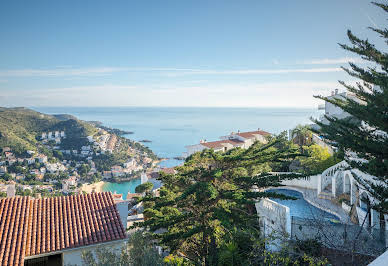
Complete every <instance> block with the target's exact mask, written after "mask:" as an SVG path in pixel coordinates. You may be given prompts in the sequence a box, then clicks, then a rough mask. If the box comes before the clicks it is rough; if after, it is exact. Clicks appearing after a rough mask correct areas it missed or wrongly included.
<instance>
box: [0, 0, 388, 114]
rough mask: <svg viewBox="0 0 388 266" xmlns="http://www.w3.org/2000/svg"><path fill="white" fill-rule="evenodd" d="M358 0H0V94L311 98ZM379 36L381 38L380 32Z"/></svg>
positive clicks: (23, 100) (329, 84) (242, 101)
mask: <svg viewBox="0 0 388 266" xmlns="http://www.w3.org/2000/svg"><path fill="white" fill-rule="evenodd" d="M385 23H386V20H385V17H384V12H383V11H380V10H379V9H378V8H377V7H375V6H373V5H371V4H370V3H369V1H364V0H341V1H338V0H326V1H311V0H310V1H309V0H296V1H281V0H274V1H259V0H255V1H244V0H241V1H227V0H223V1H217V0H215V1H199V0H196V1H182V0H180V1H169V0H166V1H119V0H115V1H98V0H94V1H86V0H83V1H38V0H35V1H17V0H16V1H4V0H3V1H1V2H0V105H1V106H236V107H237V106H246V107H270V106H271V107H274V106H294V107H314V106H316V105H317V103H318V102H317V100H315V99H314V98H313V97H312V96H313V95H315V94H328V93H329V92H330V91H331V90H334V89H335V88H340V89H341V87H340V86H339V85H338V83H337V80H339V79H340V80H345V81H349V82H354V81H353V80H351V79H350V78H349V77H348V76H347V75H346V74H345V73H344V72H343V71H342V70H340V68H339V67H340V66H344V65H346V62H348V61H349V60H352V61H355V62H358V63H360V64H363V62H359V61H360V60H359V59H358V58H357V57H355V56H354V55H352V54H350V53H348V52H345V51H343V50H342V49H341V48H339V46H338V44H337V43H346V42H347V39H346V30H347V29H351V30H352V31H353V32H354V33H356V34H357V35H358V36H360V37H368V38H369V39H370V40H372V41H379V40H378V38H377V37H376V35H375V34H373V33H371V32H370V31H369V30H367V29H366V28H367V27H368V26H373V25H380V26H384V25H386V24H385ZM378 44H379V43H378Z"/></svg>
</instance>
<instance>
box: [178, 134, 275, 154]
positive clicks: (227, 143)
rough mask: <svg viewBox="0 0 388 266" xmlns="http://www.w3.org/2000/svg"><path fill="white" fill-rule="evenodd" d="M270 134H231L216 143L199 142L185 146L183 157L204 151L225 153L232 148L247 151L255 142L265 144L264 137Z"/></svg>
mask: <svg viewBox="0 0 388 266" xmlns="http://www.w3.org/2000/svg"><path fill="white" fill-rule="evenodd" d="M269 135H270V133H268V132H265V131H262V130H257V131H250V132H240V131H238V132H237V133H234V132H232V133H231V134H229V135H227V136H222V137H220V139H221V140H218V141H210V142H207V141H206V140H201V141H200V143H199V144H195V145H189V146H186V149H187V152H185V153H184V154H183V157H188V156H190V155H192V154H194V153H196V152H200V151H203V150H205V149H213V150H214V151H217V152H218V151H221V152H226V151H228V150H230V149H233V148H237V147H239V148H242V149H247V148H249V147H250V146H251V145H252V144H253V143H255V142H256V141H259V142H261V143H266V142H267V140H266V137H267V136H269Z"/></svg>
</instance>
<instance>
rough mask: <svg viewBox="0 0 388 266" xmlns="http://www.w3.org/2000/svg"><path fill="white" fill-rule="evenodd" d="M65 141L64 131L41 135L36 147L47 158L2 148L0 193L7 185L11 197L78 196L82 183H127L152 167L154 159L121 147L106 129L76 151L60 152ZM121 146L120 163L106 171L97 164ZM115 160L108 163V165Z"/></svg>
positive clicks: (5, 189)
mask: <svg viewBox="0 0 388 266" xmlns="http://www.w3.org/2000/svg"><path fill="white" fill-rule="evenodd" d="M64 139H66V132H65V131H49V132H43V133H42V134H41V137H40V139H39V145H43V146H44V147H45V148H46V149H47V150H48V151H50V155H51V156H50V155H46V154H43V153H40V152H38V151H33V150H28V151H26V152H25V153H24V154H22V155H20V154H16V153H14V152H13V150H12V149H11V148H10V147H3V148H2V150H1V156H0V180H2V183H1V184H0V193H2V195H5V194H6V193H7V189H8V187H9V186H10V185H11V190H12V189H13V190H15V191H14V192H11V194H14V195H42V196H48V195H50V194H51V195H61V194H63V195H68V194H78V193H81V192H82V190H81V186H82V184H88V183H93V182H96V181H99V180H108V181H109V180H114V179H115V178H120V180H125V179H126V180H130V179H132V178H136V177H139V176H140V174H141V173H142V172H145V171H149V170H150V169H152V168H153V167H154V166H155V163H156V161H155V157H153V158H150V157H149V154H148V153H147V152H145V151H140V150H137V149H136V147H130V146H124V145H123V142H125V140H124V139H123V138H121V137H118V136H117V135H115V134H112V133H109V132H107V131H106V130H103V129H99V131H98V134H96V136H87V143H86V144H85V145H82V146H80V147H79V148H78V149H63V148H62V147H61V142H62V141H63V140H64ZM122 146H124V147H125V148H126V149H127V151H125V154H127V155H125V156H124V157H127V159H126V160H124V161H123V162H122V163H119V162H116V163H117V164H113V165H112V166H110V168H109V169H107V170H105V169H106V165H100V164H101V161H102V162H103V163H104V160H112V159H110V158H107V159H105V157H104V158H102V156H104V155H108V156H110V155H115V153H119V152H121V151H120V149H121V148H122ZM114 162H115V161H114V160H112V163H114Z"/></svg>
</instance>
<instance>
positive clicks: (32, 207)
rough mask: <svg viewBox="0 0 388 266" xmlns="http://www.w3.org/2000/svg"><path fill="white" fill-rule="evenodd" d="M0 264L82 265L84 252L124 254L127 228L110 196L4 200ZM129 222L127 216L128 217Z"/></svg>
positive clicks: (1, 201)
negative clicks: (101, 250) (99, 250)
mask: <svg viewBox="0 0 388 266" xmlns="http://www.w3.org/2000/svg"><path fill="white" fill-rule="evenodd" d="M0 209H1V210H2V212H1V213H0V243H3V244H2V250H1V253H0V265H3V266H8V265H16V266H22V265H53V266H56V265H68V264H71V265H74V264H75V265H81V264H82V262H81V254H82V252H83V251H87V250H90V251H93V250H94V249H96V248H97V247H102V248H107V249H110V250H117V251H118V252H119V251H120V249H121V247H122V245H123V244H124V242H125V241H126V234H125V229H124V226H123V224H122V221H123V219H124V218H123V217H121V216H120V214H121V213H120V212H119V211H118V209H117V207H116V205H115V204H114V201H113V197H112V194H111V193H109V192H103V193H92V194H87V195H73V196H64V197H52V198H40V199H34V198H31V197H10V198H4V199H0ZM125 219H126V217H125Z"/></svg>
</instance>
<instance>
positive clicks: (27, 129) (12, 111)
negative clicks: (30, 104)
mask: <svg viewBox="0 0 388 266" xmlns="http://www.w3.org/2000/svg"><path fill="white" fill-rule="evenodd" d="M55 130H64V131H65V132H66V134H67V135H68V137H69V140H71V141H72V142H75V141H76V140H77V139H83V138H85V137H86V136H88V135H93V134H94V133H95V132H97V129H96V128H95V127H94V126H93V125H91V124H89V123H87V122H84V121H81V120H78V119H76V118H75V117H73V116H67V115H58V116H57V117H56V116H52V115H47V114H42V113H39V112H36V111H33V110H30V109H27V108H22V107H20V108H3V107H0V148H2V147H6V146H8V147H11V148H12V149H13V150H14V151H15V152H16V153H23V152H24V151H26V150H36V149H37V145H36V144H37V139H39V137H40V136H41V133H42V132H47V131H55Z"/></svg>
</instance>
